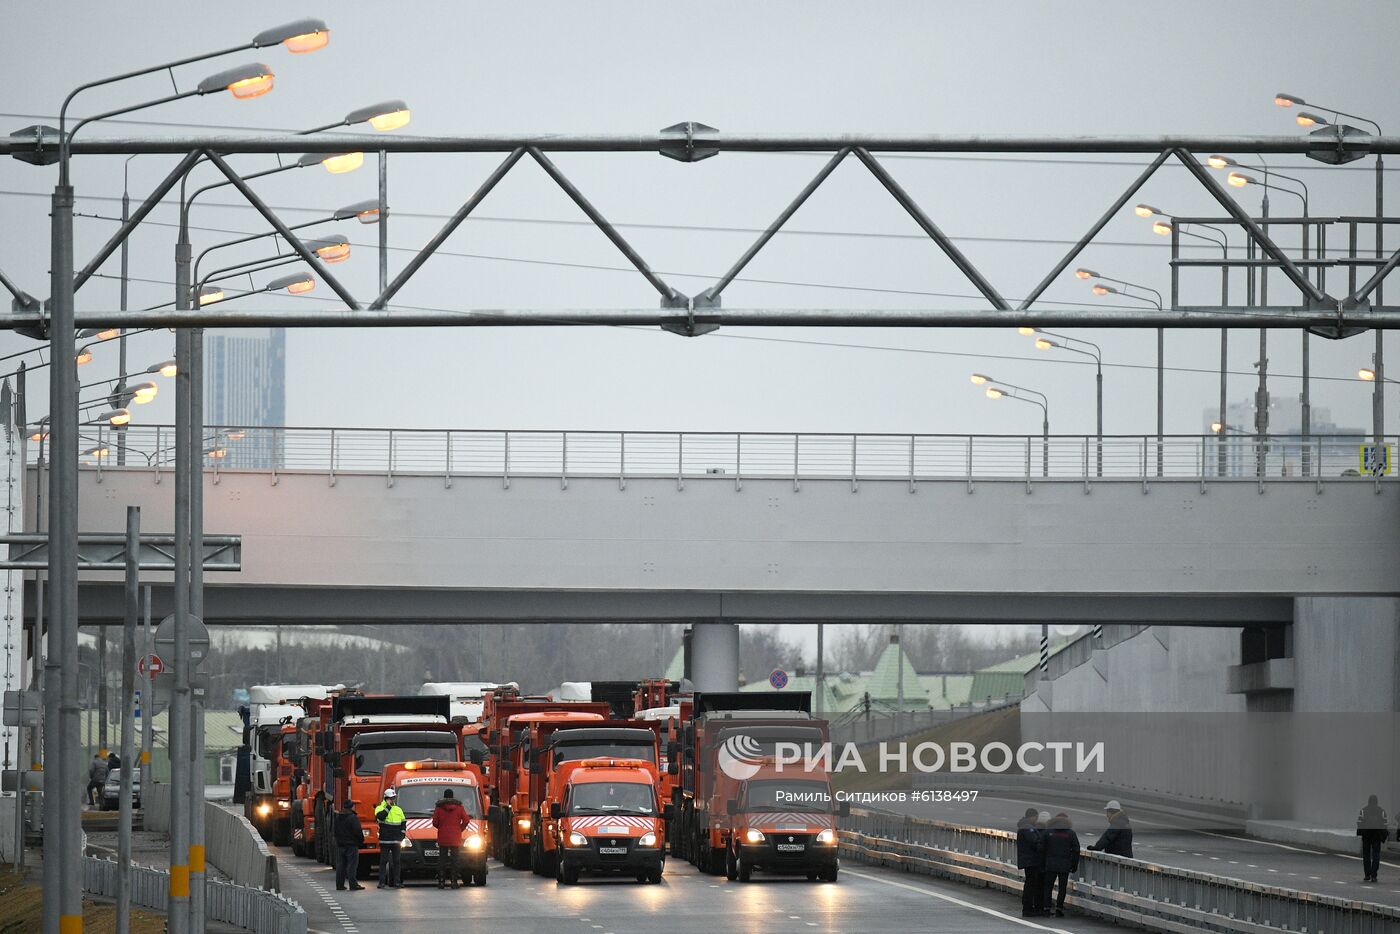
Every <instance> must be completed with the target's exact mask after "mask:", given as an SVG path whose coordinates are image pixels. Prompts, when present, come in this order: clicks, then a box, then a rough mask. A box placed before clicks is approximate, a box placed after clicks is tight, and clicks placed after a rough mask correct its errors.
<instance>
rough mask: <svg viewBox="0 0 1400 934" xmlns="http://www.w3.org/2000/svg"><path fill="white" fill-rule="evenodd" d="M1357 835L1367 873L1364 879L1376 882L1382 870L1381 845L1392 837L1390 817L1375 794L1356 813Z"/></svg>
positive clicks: (1362, 863) (1362, 862)
mask: <svg viewBox="0 0 1400 934" xmlns="http://www.w3.org/2000/svg"><path fill="white" fill-rule="evenodd" d="M1356 835H1357V836H1358V837H1360V838H1361V865H1362V868H1363V869H1364V871H1365V873H1366V878H1365V879H1363V880H1362V881H1363V882H1376V881H1378V880H1377V878H1376V877H1377V875H1379V873H1380V871H1381V846H1382V845H1383V844H1384V843H1385V841H1386V840H1387V839H1388V838H1389V837H1390V818H1389V817H1387V816H1386V813H1385V808H1383V807H1381V804H1380V799H1379V798H1377V797H1376V796H1375V795H1371V797H1370V798H1369V799H1368V800H1367V801H1366V806H1365V807H1364V808H1362V809H1361V813H1360V814H1357V815H1356Z"/></svg>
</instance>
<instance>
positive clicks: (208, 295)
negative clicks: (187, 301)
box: [199, 285, 224, 307]
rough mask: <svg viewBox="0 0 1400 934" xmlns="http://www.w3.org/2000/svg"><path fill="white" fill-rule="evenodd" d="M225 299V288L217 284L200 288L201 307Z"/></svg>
mask: <svg viewBox="0 0 1400 934" xmlns="http://www.w3.org/2000/svg"><path fill="white" fill-rule="evenodd" d="M223 300H224V290H223V289H221V288H219V287H218V286H217V285H206V286H203V287H201V288H200V290H199V304H200V306H201V307H203V306H205V305H212V304H214V303H215V302H221V301H223Z"/></svg>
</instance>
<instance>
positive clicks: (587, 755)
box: [554, 742, 656, 765]
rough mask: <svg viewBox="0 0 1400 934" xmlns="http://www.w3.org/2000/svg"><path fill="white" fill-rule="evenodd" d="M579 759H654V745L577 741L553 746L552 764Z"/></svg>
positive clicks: (649, 760)
mask: <svg viewBox="0 0 1400 934" xmlns="http://www.w3.org/2000/svg"><path fill="white" fill-rule="evenodd" d="M580 759H641V760H642V761H643V762H655V761H656V747H655V745H653V744H652V743H615V742H599V743H579V744H578V745H559V746H555V747H554V764H555V765H558V764H559V763H561V762H577V761H578V760H580Z"/></svg>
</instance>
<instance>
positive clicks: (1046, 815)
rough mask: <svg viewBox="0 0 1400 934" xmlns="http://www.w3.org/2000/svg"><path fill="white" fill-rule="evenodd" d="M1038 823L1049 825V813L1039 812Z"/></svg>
mask: <svg viewBox="0 0 1400 934" xmlns="http://www.w3.org/2000/svg"><path fill="white" fill-rule="evenodd" d="M1040 822H1041V823H1042V824H1046V823H1049V822H1050V812H1049V811H1041V812H1040Z"/></svg>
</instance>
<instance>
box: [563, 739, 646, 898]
mask: <svg viewBox="0 0 1400 934" xmlns="http://www.w3.org/2000/svg"><path fill="white" fill-rule="evenodd" d="M559 771H560V773H561V775H560V777H561V779H562V787H563V796H562V800H560V801H556V802H554V803H553V804H551V805H550V817H551V819H552V822H553V825H554V845H555V848H556V849H557V851H558V853H559V858H558V860H557V861H556V869H555V879H557V880H558V881H559V882H560V883H562V884H564V885H573V884H574V883H576V882H578V880H579V875H580V874H581V873H585V872H587V873H591V874H605V873H619V874H623V875H631V876H635V877H636V879H637V881H638V882H650V883H657V882H660V881H661V874H662V872H663V871H664V870H665V868H666V856H665V852H666V850H665V846H666V823H665V817H666V809H665V808H664V807H663V805H662V804H661V799H660V797H659V793H658V777H659V776H658V775H657V772H656V766H655V764H654V763H651V762H647V761H645V760H642V759H581V760H577V761H574V762H566V763H564V764H563V765H561V766H560V767H559Z"/></svg>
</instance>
